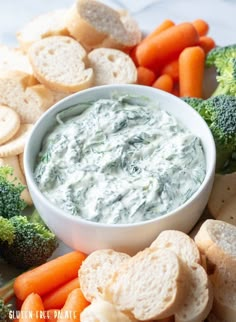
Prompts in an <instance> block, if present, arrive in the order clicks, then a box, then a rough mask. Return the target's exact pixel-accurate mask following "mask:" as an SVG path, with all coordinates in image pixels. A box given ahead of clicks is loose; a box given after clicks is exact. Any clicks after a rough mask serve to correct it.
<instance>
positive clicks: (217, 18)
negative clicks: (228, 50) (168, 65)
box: [0, 0, 236, 46]
mask: <svg viewBox="0 0 236 322" xmlns="http://www.w3.org/2000/svg"><path fill="white" fill-rule="evenodd" d="M103 2H105V3H108V4H110V5H113V6H114V7H123V8H126V9H129V11H130V12H131V13H132V15H133V16H134V17H136V19H137V20H138V22H139V24H140V27H141V28H142V30H143V31H145V32H148V31H150V30H151V29H152V28H154V27H155V26H156V25H157V24H158V23H160V22H161V21H162V20H164V19H165V18H169V19H173V20H174V21H175V22H181V21H191V20H193V19H196V18H203V19H206V20H207V21H208V22H209V24H210V27H211V29H210V35H211V36H213V37H214V39H215V40H216V42H217V43H218V44H220V45H226V44H230V43H234V42H236V0H104V1H103ZM73 3H74V0H6V1H5V0H0V43H4V44H9V45H12V46H17V42H16V38H15V33H16V32H17V31H18V30H19V29H20V28H21V27H22V26H24V24H25V23H26V22H28V21H29V20H30V19H32V18H33V17H35V16H37V15H39V14H41V13H44V12H47V11H50V10H53V9H59V8H66V7H69V6H71V5H72V4H73Z"/></svg>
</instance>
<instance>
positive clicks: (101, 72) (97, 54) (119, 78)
mask: <svg viewBox="0 0 236 322" xmlns="http://www.w3.org/2000/svg"><path fill="white" fill-rule="evenodd" d="M88 58H89V63H90V66H91V67H92V68H93V70H94V77H95V80H94V83H95V85H106V84H132V83H135V82H136V81H137V70H136V67H135V65H134V63H133V61H132V60H131V58H130V57H129V56H128V55H127V54H125V53H123V52H122V51H120V50H117V49H110V48H98V49H94V50H93V51H91V52H90V53H89V55H88Z"/></svg>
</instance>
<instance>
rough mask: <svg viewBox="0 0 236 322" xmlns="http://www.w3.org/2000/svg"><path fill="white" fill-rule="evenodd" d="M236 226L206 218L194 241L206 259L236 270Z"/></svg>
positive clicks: (219, 265)
mask: <svg viewBox="0 0 236 322" xmlns="http://www.w3.org/2000/svg"><path fill="white" fill-rule="evenodd" d="M235 241H236V227H235V226H233V225H231V224H228V223H226V222H223V221H221V220H213V219H208V220H206V221H205V222H204V223H203V224H202V226H201V227H200V229H199V231H198V233H197V235H196V236H195V242H196V244H197V246H198V248H199V249H200V251H201V252H202V253H203V254H205V255H206V257H207V259H208V260H209V261H210V262H211V263H213V264H214V265H216V266H218V267H221V266H222V267H226V268H231V269H233V270H235V271H236V242H235Z"/></svg>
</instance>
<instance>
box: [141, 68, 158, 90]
mask: <svg viewBox="0 0 236 322" xmlns="http://www.w3.org/2000/svg"><path fill="white" fill-rule="evenodd" d="M137 73H138V80H137V83H138V84H140V85H146V86H151V85H152V84H153V82H154V81H155V79H156V75H155V73H154V72H153V71H152V70H150V69H148V68H146V67H142V66H139V67H138V68H137Z"/></svg>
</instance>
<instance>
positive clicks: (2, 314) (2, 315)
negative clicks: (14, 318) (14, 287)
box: [0, 298, 12, 322]
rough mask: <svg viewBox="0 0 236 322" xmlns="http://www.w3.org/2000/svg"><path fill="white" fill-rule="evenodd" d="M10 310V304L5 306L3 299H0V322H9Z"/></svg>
mask: <svg viewBox="0 0 236 322" xmlns="http://www.w3.org/2000/svg"><path fill="white" fill-rule="evenodd" d="M11 308H12V306H11V305H10V304H5V303H4V301H3V299H1V298H0V322H10V310H11Z"/></svg>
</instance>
